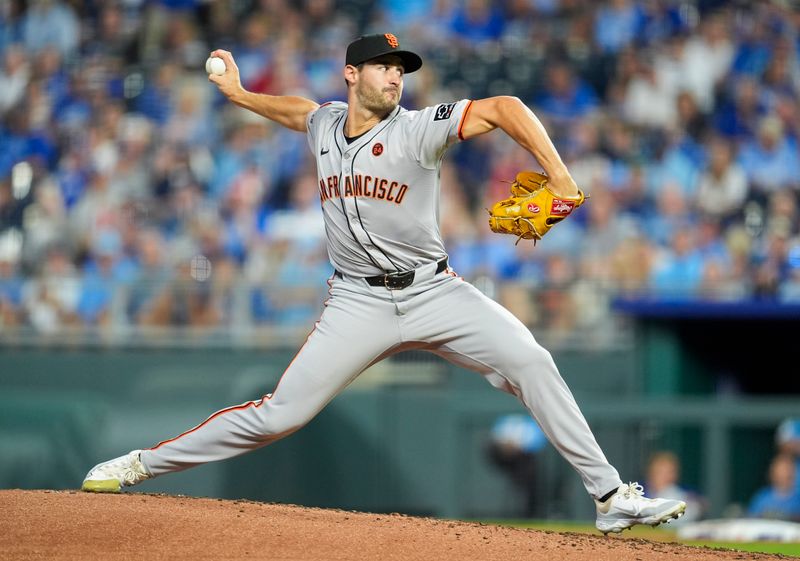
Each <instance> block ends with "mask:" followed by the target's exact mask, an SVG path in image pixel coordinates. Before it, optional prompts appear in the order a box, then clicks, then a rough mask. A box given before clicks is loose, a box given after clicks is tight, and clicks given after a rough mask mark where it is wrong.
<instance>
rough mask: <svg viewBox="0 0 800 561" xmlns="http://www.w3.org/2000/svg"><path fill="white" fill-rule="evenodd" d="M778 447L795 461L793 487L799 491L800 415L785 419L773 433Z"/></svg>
mask: <svg viewBox="0 0 800 561" xmlns="http://www.w3.org/2000/svg"><path fill="white" fill-rule="evenodd" d="M775 441H776V443H777V445H778V449H779V450H780V451H781V453H783V454H788V455H790V456H791V457H793V458H794V461H795V487H797V491H798V492H800V477H797V474H800V417H794V418H792V417H790V418H788V419H785V420H784V421H783V422H782V423H781V424H780V425H779V426H778V431H777V433H776V434H775Z"/></svg>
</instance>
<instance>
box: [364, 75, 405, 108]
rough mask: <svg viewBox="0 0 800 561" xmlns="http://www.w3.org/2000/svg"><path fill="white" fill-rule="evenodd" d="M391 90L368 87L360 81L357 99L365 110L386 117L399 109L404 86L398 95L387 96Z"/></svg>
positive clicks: (399, 89) (398, 89) (399, 88)
mask: <svg viewBox="0 0 800 561" xmlns="http://www.w3.org/2000/svg"><path fill="white" fill-rule="evenodd" d="M389 89H390V88H385V89H384V90H378V89H377V88H373V87H371V86H369V85H367V84H366V83H364V81H359V82H358V83H357V84H356V97H357V99H358V102H359V103H360V104H361V106H362V107H363V108H364V109H367V110H369V111H371V112H372V113H375V114H376V115H386V114H388V113H391V112H392V111H393V110H394V108H395V107H397V104H398V103H400V96H401V95H402V93H403V89H402V86H400V87H398V88H397V89H396V91H397V95H394V96H387V95H386V92H387V91H388V90H389ZM391 89H394V88H391Z"/></svg>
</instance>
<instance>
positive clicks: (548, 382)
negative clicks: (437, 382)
mask: <svg viewBox="0 0 800 561" xmlns="http://www.w3.org/2000/svg"><path fill="white" fill-rule="evenodd" d="M435 269H436V263H432V264H430V265H426V266H423V267H421V268H420V269H418V270H417V273H416V276H415V280H414V283H413V284H412V285H411V286H409V287H407V288H404V289H402V290H387V289H386V288H384V287H372V286H369V285H368V284H367V283H366V282H365V281H364V279H357V278H349V277H346V276H345V277H344V278H339V277H338V276H335V277H334V278H332V279H331V280H330V281H329V284H330V291H329V293H330V296H329V298H328V300H327V301H326V303H325V309H324V311H323V314H322V317H321V318H320V320H319V321H318V322H317V324H316V326H315V328H314V330H313V331H312V332H311V334H310V335H309V336H308V339H307V340H306V342H305V343H304V344H303V346H302V347H301V349H300V351H299V352H298V353H297V355H296V356H295V358H294V360H292V362H291V364H289V367H288V368H287V369H286V371H285V372H284V374H283V376H282V377H281V379H280V381H279V382H278V384H277V386H276V387H275V389H274V391H273V393H272V394H267V395H266V396H264V397H263V398H262V399H259V400H256V401H250V402H247V403H243V404H241V405H236V406H233V407H229V408H227V409H223V410H221V411H218V412H217V413H215V414H213V415H212V416H211V417H209V418H208V419H207V420H206V421H204V422H203V423H202V424H200V425H198V426H196V427H194V428H193V429H191V430H189V431H187V432H185V433H183V434H181V435H179V436H177V437H175V438H172V439H170V440H166V441H164V442H161V443H160V444H158V445H156V446H155V447H153V448H151V449H149V450H143V451H142V454H141V460H142V462H143V463H144V465H145V467H146V468H147V470H148V471H149V472H150V473H151V474H152V475H154V476H157V475H162V474H165V473H170V472H174V471H180V470H183V469H187V468H190V467H192V466H195V465H198V464H203V463H206V462H212V461H216V460H224V459H226V458H231V457H234V456H238V455H240V454H244V453H246V452H249V451H251V450H254V449H256V448H260V447H262V446H265V445H267V444H270V443H271V442H274V441H276V440H278V439H280V438H283V437H285V436H287V435H289V434H291V433H293V432H295V431H296V430H298V429H300V428H301V427H303V426H304V425H305V424H306V423H308V422H309V421H310V420H311V419H312V418H313V417H314V416H315V415H316V414H317V413H319V412H320V411H321V410H322V409H323V408H324V407H325V405H327V404H328V402H329V401H331V400H332V399H333V398H334V397H335V396H336V395H337V394H338V393H339V392H341V391H342V390H343V389H344V388H345V387H347V385H348V384H350V382H352V381H353V380H354V379H355V378H356V377H357V376H358V375H359V374H360V373H361V372H363V371H364V370H365V369H366V368H368V367H369V366H371V365H372V364H375V363H376V362H379V361H380V360H382V359H384V358H386V357H388V356H390V355H392V354H394V353H397V352H399V351H402V350H405V349H409V348H423V349H425V350H429V351H430V352H432V353H434V354H437V355H439V356H441V357H443V358H445V359H447V360H449V361H450V362H452V363H454V364H457V365H459V366H463V367H466V368H469V369H471V370H474V371H476V372H479V373H480V374H482V375H483V376H484V377H485V378H486V379H487V380H488V381H489V383H490V384H492V385H493V386H495V387H496V388H499V389H501V390H503V391H506V392H508V393H512V394H514V395H515V396H517V397H518V398H519V399H520V400H521V401H522V403H523V404H524V405H525V407H526V408H527V409H528V411H529V412H530V413H531V415H532V416H533V417H534V418H535V419H536V421H537V422H538V423H539V426H540V427H541V428H542V430H543V431H544V433H545V434H546V435H547V437H548V439H549V440H550V442H551V443H552V444H553V445H554V446H555V447H556V449H557V450H558V451H559V452H560V453H561V455H562V456H563V457H564V458H565V459H566V460H567V461H568V462H569V463H570V464H571V465H572V466H573V467H574V468H575V470H577V472H578V473H579V474H580V476H581V478H582V480H583V483H584V486H585V487H586V490H587V491H588V493H589V494H590V495H591V496H593V497H595V498H599V497H601V496H603V495H604V494H606V493H608V492H609V491H611V490H613V489H615V488H616V487H618V486H619V485H621V483H622V482H621V481H620V478H619V474H618V473H617V471H616V469H614V467H613V466H611V465H610V464H609V463H608V461H607V460H606V458H605V455H604V454H603V452H602V450H601V449H600V446H599V445H598V444H597V441H596V440H595V438H594V435H593V434H592V432H591V430H590V428H589V426H588V424H587V423H586V420H585V419H584V417H583V414H582V413H581V411H580V409H579V408H578V405H577V404H576V403H575V399H574V398H573V396H572V393H571V392H570V390H569V388H568V387H567V385H566V384H565V383H564V380H563V379H562V378H561V375H560V374H559V372H558V369H557V368H556V365H555V363H554V361H553V359H552V357H551V355H550V353H549V352H548V351H547V350H546V349H544V348H543V347H542V346H541V345H539V344H538V343H537V342H536V340H535V339H534V338H533V335H532V334H531V333H530V331H529V330H528V329H527V328H526V327H525V326H524V325H523V324H522V323H521V322H520V321H519V320H518V319H517V318H516V317H514V315H513V314H511V313H510V312H509V311H508V310H506V309H505V308H503V307H502V306H500V305H499V304H497V303H496V302H494V301H493V300H491V299H490V298H488V297H486V296H485V295H483V294H482V293H481V292H480V291H479V290H477V289H476V288H475V287H473V286H472V285H471V284H469V283H467V282H466V281H464V280H463V279H461V278H459V277H457V276H456V275H455V274H454V273H453V272H452V271H450V270H449V269H448V270H447V271H445V272H442V273H439V274H435Z"/></svg>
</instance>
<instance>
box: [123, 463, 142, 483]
mask: <svg viewBox="0 0 800 561" xmlns="http://www.w3.org/2000/svg"><path fill="white" fill-rule="evenodd" d="M141 477H142V474H141V473H140V472H139V471H138V470H137V469H136V468H135V467H134V466H129V467H126V468H125V469H124V470H122V481H123V482H124V483H125V484H126V485H133V484H134V483H138V482H139V480H140V479H141Z"/></svg>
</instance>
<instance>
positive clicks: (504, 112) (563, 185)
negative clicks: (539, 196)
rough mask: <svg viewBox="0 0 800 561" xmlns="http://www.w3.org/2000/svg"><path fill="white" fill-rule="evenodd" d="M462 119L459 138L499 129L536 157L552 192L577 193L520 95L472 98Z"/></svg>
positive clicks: (534, 116)
mask: <svg viewBox="0 0 800 561" xmlns="http://www.w3.org/2000/svg"><path fill="white" fill-rule="evenodd" d="M463 119H464V122H463V123H462V124H461V130H460V135H461V138H463V139H465V140H466V139H468V138H472V137H474V136H478V135H480V134H484V133H487V132H489V131H492V130H494V129H501V130H503V131H504V132H505V133H506V134H508V135H509V136H510V137H511V138H513V139H514V141H516V142H517V144H519V145H520V146H522V147H523V148H525V149H526V150H527V151H528V152H530V153H531V154H532V155H533V157H534V158H536V160H537V161H538V162H539V164H540V165H541V166H542V168H543V169H544V171H545V172H546V173H547V175H548V177H549V178H550V181H549V186H550V188H551V189H552V190H553V192H554V193H555V194H557V195H561V196H564V197H574V196H577V194H578V186H577V185H576V184H575V180H573V179H572V176H571V175H570V173H569V170H567V166H566V165H564V162H563V161H562V160H561V156H560V155H559V154H558V151H557V150H556V147H555V146H554V145H553V141H552V140H550V135H548V134H547V131H546V130H545V128H544V125H542V122H541V121H540V120H539V118H538V117H537V116H536V115H535V114H534V113H533V111H531V110H530V109H529V108H528V107H527V106H526V105H525V104H524V103H522V101H521V100H520V99H519V98H517V97H513V96H497V97H488V98H486V99H478V100H475V101H473V102H472V105H471V106H470V107H469V110H468V111H467V113H466V115H464V117H463Z"/></svg>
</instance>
